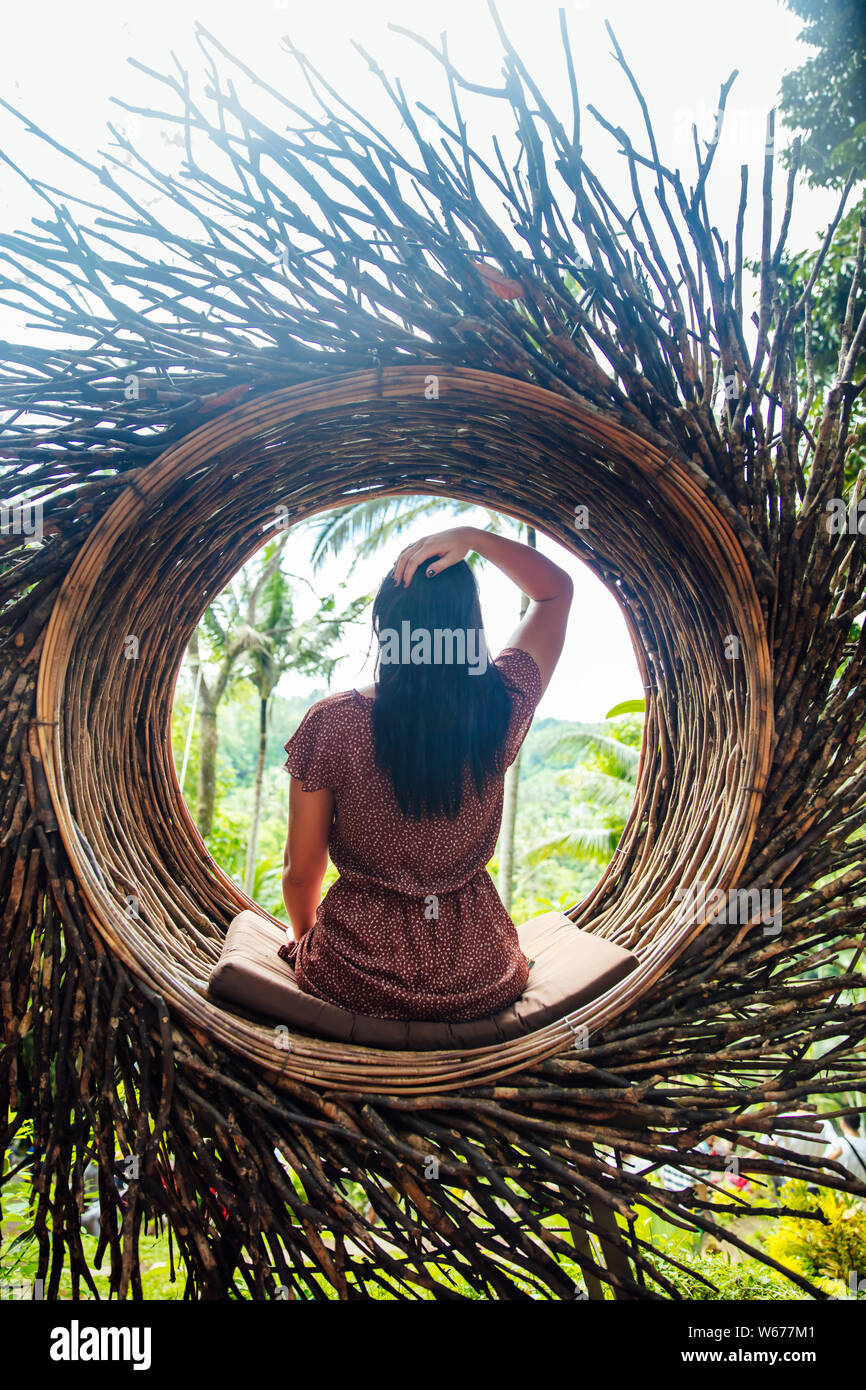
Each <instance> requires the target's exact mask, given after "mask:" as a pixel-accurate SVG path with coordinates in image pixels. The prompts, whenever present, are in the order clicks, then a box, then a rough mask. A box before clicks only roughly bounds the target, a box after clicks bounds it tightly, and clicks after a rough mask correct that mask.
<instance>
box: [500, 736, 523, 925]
mask: <svg viewBox="0 0 866 1390" xmlns="http://www.w3.org/2000/svg"><path fill="white" fill-rule="evenodd" d="M522 754H523V749H522V748H521V749H520V751H519V752H518V754H517V757H516V758H515V759H514V762H513V763H512V764H511V766H510V768H509V769H508V771H507V772H506V774H505V794H504V796H503V801H502V830H501V833H500V840H499V843H500V845H501V846H502V852H501V854H500V856H499V896H500V898H501V899H502V901H503V903H504V904H505V907H506V910H507V911H508V912H510V911H511V900H512V897H513V894H514V832H515V829H516V827H517V788H518V784H519V782H520V759H521V757H522Z"/></svg>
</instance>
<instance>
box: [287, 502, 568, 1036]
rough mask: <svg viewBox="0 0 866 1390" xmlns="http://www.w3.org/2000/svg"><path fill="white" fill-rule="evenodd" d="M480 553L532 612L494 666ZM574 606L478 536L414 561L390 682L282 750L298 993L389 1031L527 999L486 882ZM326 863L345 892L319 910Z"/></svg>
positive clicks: (395, 585)
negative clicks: (510, 772)
mask: <svg viewBox="0 0 866 1390" xmlns="http://www.w3.org/2000/svg"><path fill="white" fill-rule="evenodd" d="M470 550H474V551H475V552H476V553H477V554H478V555H481V556H483V558H484V559H486V560H489V561H490V562H491V563H492V564H494V565H496V566H497V567H498V568H499V569H501V570H502V571H503V573H504V574H506V575H508V577H509V579H512V580H513V581H514V582H515V584H517V585H518V586H519V587H520V588H521V589H522V590H523V592H524V593H525V594H527V595H528V597H529V598H530V600H531V602H530V604H529V607H528V609H527V612H526V615H525V617H524V618H523V620H522V621H521V622H520V624H519V626H518V627H517V628H516V629H515V631H514V633H513V634H512V636H511V640H510V641H509V643H508V646H507V647H506V648H505V649H504V650H503V651H502V652H501V653H500V655H499V656H498V657H497V659H496V661H495V662H493V663H488V662H487V655H486V646H485V645H484V628H483V623H482V618H481V609H480V606H479V603H478V589H477V585H476V583H475V578H474V576H473V574H472V571H471V570H470V568H469V566H468V565H467V564H466V562H465V559H464V557H465V556H466V555H467V554H468V552H469V551H470ZM572 592H573V586H572V582H571V579H570V577H569V576H568V574H566V572H565V571H564V570H562V569H560V568H559V566H558V565H555V564H553V562H552V561H551V560H548V559H546V557H545V556H543V555H539V553H538V551H536V550H534V549H532V548H531V547H530V546H527V545H522V544H520V543H519V542H518V541H513V540H507V539H505V538H504V537H502V536H497V535H493V534H491V533H490V532H489V531H480V530H477V529H476V528H475V527H471V526H458V527H455V528H454V529H452V530H448V531H440V532H438V533H437V534H435V535H432V536H427V537H425V538H424V539H423V540H420V541H416V542H415V544H414V545H410V546H408V547H407V548H406V549H405V550H403V551H402V552H401V554H400V556H399V558H398V560H397V563H396V565H395V566H394V569H393V570H392V571H391V573H390V574H389V575H388V576H387V577H386V578H385V580H384V581H383V582H382V585H381V587H380V589H379V593H378V595H377V597H376V600H375V603H374V605H373V628H374V632H375V634H376V637H377V639H378V642H379V655H378V660H377V672H376V674H377V681H376V684H375V685H372V686H368V687H366V689H364V690H348V691H345V692H344V693H342V694H339V695H329V696H328V697H327V698H326V699H324V700H320V701H319V702H318V703H317V704H315V705H313V706H312V707H311V708H310V709H309V710H308V711H307V713H306V714H305V715H304V718H303V719H302V721H301V723H300V725H299V726H298V729H297V731H296V732H295V733H294V734H293V736H292V737H291V738H290V739H289V741H288V743H287V744H286V745H285V747H286V752H287V754H288V756H287V759H286V763H285V766H286V768H287V770H288V771H289V773H290V774H291V790H290V796H289V830H288V838H287V840H286V850H285V856H284V866H285V867H284V870H283V897H284V899H285V904H286V908H287V910H288V914H289V920H290V922H291V924H292V931H293V937H292V936H290V935H289V933H287V936H289V943H288V944H287V945H285V946H283V947H281V948H280V955H281V956H282V957H283V959H284V960H286V961H287V962H288V963H289V964H290V965H291V966H292V967H293V968H294V970H295V975H296V978H297V982H298V984H299V985H300V987H301V989H303V990H305V991H307V992H308V993H310V994H314V995H317V996H318V997H319V998H322V999H326V1000H328V1001H329V1002H331V1003H333V1004H339V1005H341V1006H342V1007H343V1008H346V1009H351V1010H352V1011H354V1012H355V1013H360V1014H367V1015H371V1016H373V1017H377V1018H397V1019H440V1020H441V1019H445V1020H451V1021H452V1022H458V1021H459V1022H462V1021H465V1020H468V1019H474V1018H484V1017H486V1016H488V1015H489V1014H493V1013H497V1012H498V1011H499V1010H500V1009H504V1008H506V1007H507V1006H508V1005H509V1004H511V1003H513V1002H514V1000H515V999H517V998H518V997H519V995H520V994H521V993H522V992H523V990H524V988H525V986H526V982H527V978H528V974H529V967H530V962H529V961H528V960H527V959H526V957H525V956H524V954H523V952H522V951H521V949H520V944H519V942H518V938H517V932H516V930H515V927H514V924H513V922H512V921H511V918H510V917H509V916H508V913H507V912H506V910H505V907H504V906H503V904H502V901H501V900H500V898H499V896H498V894H497V892H496V889H495V887H494V885H493V881H492V879H491V878H490V876H489V874H488V873H487V872H486V870H485V868H484V866H485V864H487V863H488V861H489V860H490V858H491V856H492V855H493V852H494V850H495V847H496V840H497V837H498V834H499V824H500V820H501V817H502V793H503V779H504V774H505V769H506V767H508V766H509V765H510V764H511V763H512V762H513V761H514V759H515V757H516V756H517V752H518V749H519V748H520V745H521V743H522V742H523V739H524V738H525V737H526V734H527V731H528V729H529V725H530V723H531V721H532V716H533V714H534V712H535V708H536V706H537V704H538V702H539V700H540V699H541V696H542V694H543V693H544V690H545V689H546V687H547V685H548V683H549V681H550V678H551V676H552V674H553V671H554V668H555V666H556V663H557V661H558V659H559V655H560V653H561V651H562V644H563V640H564V638H565V628H566V623H567V621H568V611H569V607H570V605H571V599H572ZM329 850H330V857H331V859H332V860H333V862H334V865H335V867H336V868H337V869H338V871H339V874H340V877H339V878H338V879H337V881H336V883H334V884H333V885H332V886H331V888H330V889H329V890H328V893H327V894H326V896H325V898H324V900H323V901H321V902H320V897H321V889H322V880H323V878H324V875H325V869H326V868H327V863H328V852H329Z"/></svg>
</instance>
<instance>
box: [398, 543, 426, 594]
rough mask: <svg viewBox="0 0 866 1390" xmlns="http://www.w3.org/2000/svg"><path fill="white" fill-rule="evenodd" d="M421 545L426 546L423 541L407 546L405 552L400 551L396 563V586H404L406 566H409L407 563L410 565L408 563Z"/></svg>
mask: <svg viewBox="0 0 866 1390" xmlns="http://www.w3.org/2000/svg"><path fill="white" fill-rule="evenodd" d="M425 539H426V538H425ZM421 545H424V541H423V540H420V541H413V542H412V544H411V545H407V546H406V548H405V549H404V550H401V551H400V554H399V555H398V556H397V563H396V564H395V566H394V583H395V584H402V582H403V575H404V573H405V571H406V565H407V563H408V561H409V558H410V556H411V555H412V554H413V553H414V552H415V551H416V550H417V549H418V547H419V546H421ZM407 583H408V580H407Z"/></svg>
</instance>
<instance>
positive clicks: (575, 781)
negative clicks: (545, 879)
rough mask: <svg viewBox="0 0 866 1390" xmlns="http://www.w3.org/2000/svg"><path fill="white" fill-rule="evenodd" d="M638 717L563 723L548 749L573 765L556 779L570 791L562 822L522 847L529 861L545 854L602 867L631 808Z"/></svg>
mask: <svg viewBox="0 0 866 1390" xmlns="http://www.w3.org/2000/svg"><path fill="white" fill-rule="evenodd" d="M642 725H643V721H642V718H641V717H640V716H639V715H637V714H628V715H623V716H622V717H621V718H620V719H618V720H617V721H615V722H613V723H612V724H608V725H606V726H596V727H593V728H581V727H579V726H578V727H577V728H573V729H564V730H562V731H561V732H560V733H558V734H556V735H554V736H553V744H552V747H551V750H550V751H551V752H553V753H554V754H555V755H557V756H558V757H560V758H562V757H567V758H569V759H571V760H572V761H573V762H574V766H573V767H572V768H571V769H570V770H569V771H567V772H564V773H561V774H560V777H559V781H560V784H561V785H562V786H564V787H566V788H568V789H569V791H570V792H571V793H572V800H571V805H570V807H569V811H568V815H567V819H566V823H565V825H564V826H562V825H560V828H559V829H558V831H557V833H556V834H555V835H554V836H551V837H549V838H545V839H543V840H540V841H537V842H535V843H534V844H533V845H532V847H531V848H530V849H529V850H528V851H527V852H526V856H525V859H526V863H527V864H528V865H531V866H536V865H539V864H541V863H542V862H544V861H545V860H547V859H550V858H557V859H559V860H562V861H567V862H576V863H584V864H593V865H596V866H598V867H603V866H604V865H605V864H606V863H607V862H608V860H609V859H610V857H611V855H612V854H613V852H614V850H615V849H616V847H617V845H618V843H619V841H620V838H621V836H622V832H623V830H624V829H625V824H626V821H627V820H628V815H629V811H630V809H631V803H632V798H633V796H634V787H635V782H636V779H637V769H638V764H639V762H640V743H641V737H642Z"/></svg>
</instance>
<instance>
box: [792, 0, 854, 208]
mask: <svg viewBox="0 0 866 1390" xmlns="http://www.w3.org/2000/svg"><path fill="white" fill-rule="evenodd" d="M785 3H786V5H787V7H788V9H789V10H792V11H793V12H794V14H797V15H799V16H800V18H801V19H803V20H805V23H804V25H803V28H802V29H801V30H800V33H799V35H798V37H799V39H800V41H801V42H802V43H806V44H809V45H810V47H812V48H814V49H816V50H817V51H816V52H815V53H813V54H811V55H810V56H809V57H808V58H807V59H806V61H805V62H804V63H803V64H801V66H800V67H798V68H796V69H795V70H794V71H793V72H789V73H786V74H785V75H784V77H783V78H782V83H781V103H780V104H781V110H782V120H783V122H784V124H785V125H786V126H788V127H789V128H790V129H792V130H797V131H800V132H802V142H803V148H802V164H803V168H804V170H805V171H806V175H807V178H808V181H809V183H810V184H812V185H813V186H814V185H816V184H825V185H829V186H831V187H832V186H837V187H838V186H841V185H842V184H843V183H844V182H845V180H846V178H847V177H848V174H849V173H850V172H851V170H852V169H854V168H857V169H859V177H860V178H862V177H863V176H864V174H866V154H864V147H866V45H864V43H863V4H862V0H785Z"/></svg>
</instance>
